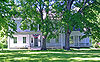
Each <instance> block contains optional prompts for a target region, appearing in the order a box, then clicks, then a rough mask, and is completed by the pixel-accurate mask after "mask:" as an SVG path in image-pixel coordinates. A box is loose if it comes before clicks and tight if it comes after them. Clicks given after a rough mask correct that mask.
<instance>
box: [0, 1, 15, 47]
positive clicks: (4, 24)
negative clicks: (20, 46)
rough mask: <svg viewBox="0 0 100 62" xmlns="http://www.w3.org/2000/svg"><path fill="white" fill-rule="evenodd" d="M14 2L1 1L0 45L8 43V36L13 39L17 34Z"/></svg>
mask: <svg viewBox="0 0 100 62" xmlns="http://www.w3.org/2000/svg"><path fill="white" fill-rule="evenodd" d="M14 8H15V6H14V1H10V0H0V43H1V45H2V46H3V44H2V43H4V41H6V40H5V39H7V36H10V37H13V36H12V34H13V33H14V32H16V23H15V22H14V20H12V17H14V16H15V13H16V11H15V10H14Z"/></svg>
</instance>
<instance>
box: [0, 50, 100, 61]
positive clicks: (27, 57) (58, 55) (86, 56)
mask: <svg viewBox="0 0 100 62" xmlns="http://www.w3.org/2000/svg"><path fill="white" fill-rule="evenodd" d="M99 61H100V50H72V51H66V50H63V49H58V50H47V51H33V50H4V51H0V62H99Z"/></svg>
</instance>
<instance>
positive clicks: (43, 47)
mask: <svg viewBox="0 0 100 62" xmlns="http://www.w3.org/2000/svg"><path fill="white" fill-rule="evenodd" d="M41 50H47V49H46V36H44V38H43V41H42V48H41Z"/></svg>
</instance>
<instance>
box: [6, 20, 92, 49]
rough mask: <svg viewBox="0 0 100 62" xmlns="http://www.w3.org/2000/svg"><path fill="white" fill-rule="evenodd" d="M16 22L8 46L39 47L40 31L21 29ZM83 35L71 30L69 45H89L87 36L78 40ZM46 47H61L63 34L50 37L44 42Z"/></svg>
mask: <svg viewBox="0 0 100 62" xmlns="http://www.w3.org/2000/svg"><path fill="white" fill-rule="evenodd" d="M15 22H16V23H17V33H15V34H14V35H13V36H14V38H10V37H8V48H9V49H16V48H41V44H42V43H41V42H42V35H41V32H38V31H37V32H35V31H30V30H24V31H22V30H21V29H20V28H19V26H20V25H21V24H20V21H19V20H17V21H15ZM82 35H84V33H81V32H80V31H72V33H71V35H70V47H90V46H91V43H90V42H89V38H88V37H87V38H84V39H82V40H80V37H81V36H82ZM46 46H47V48H61V49H62V48H63V47H64V46H65V34H64V33H60V34H59V37H58V38H56V39H50V40H49V42H47V44H46Z"/></svg>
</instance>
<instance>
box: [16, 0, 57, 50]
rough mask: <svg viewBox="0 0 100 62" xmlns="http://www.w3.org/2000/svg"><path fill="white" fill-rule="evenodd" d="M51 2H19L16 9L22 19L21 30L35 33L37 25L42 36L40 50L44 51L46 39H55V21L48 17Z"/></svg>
mask: <svg viewBox="0 0 100 62" xmlns="http://www.w3.org/2000/svg"><path fill="white" fill-rule="evenodd" d="M51 2H52V0H50V1H47V0H33V1H31V0H19V1H17V3H19V4H18V5H17V7H18V8H17V9H18V11H19V12H20V13H21V14H20V15H19V17H21V18H22V21H21V29H22V30H25V29H29V30H31V31H33V30H35V31H37V30H38V29H37V27H36V26H37V25H39V30H40V31H41V33H42V35H43V42H42V48H41V49H42V50H46V39H48V38H49V39H50V38H52V37H55V36H56V34H55V26H56V23H57V22H55V20H53V19H52V17H50V13H49V12H50V10H52V9H50V6H51V5H52V3H51Z"/></svg>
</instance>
